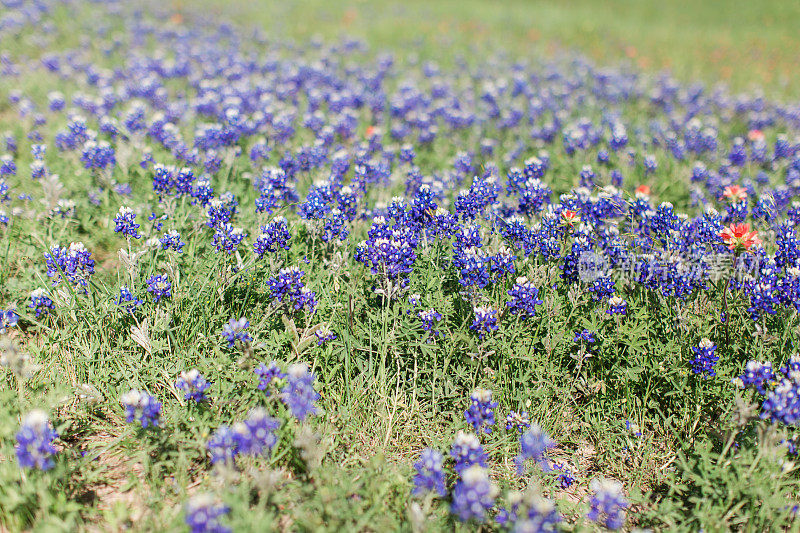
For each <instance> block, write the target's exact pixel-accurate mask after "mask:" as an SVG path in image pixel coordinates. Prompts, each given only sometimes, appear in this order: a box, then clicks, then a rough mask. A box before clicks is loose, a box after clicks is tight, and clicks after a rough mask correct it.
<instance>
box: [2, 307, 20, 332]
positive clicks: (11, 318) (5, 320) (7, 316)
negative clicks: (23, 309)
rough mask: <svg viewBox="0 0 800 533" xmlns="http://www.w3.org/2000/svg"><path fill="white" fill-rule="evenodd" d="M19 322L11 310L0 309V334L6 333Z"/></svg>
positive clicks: (17, 316)
mask: <svg viewBox="0 0 800 533" xmlns="http://www.w3.org/2000/svg"><path fill="white" fill-rule="evenodd" d="M18 321H19V315H17V312H16V311H14V310H13V309H8V310H5V311H4V310H2V309H0V334H3V333H6V332H7V331H8V328H11V327H14V326H16V325H17V322H18Z"/></svg>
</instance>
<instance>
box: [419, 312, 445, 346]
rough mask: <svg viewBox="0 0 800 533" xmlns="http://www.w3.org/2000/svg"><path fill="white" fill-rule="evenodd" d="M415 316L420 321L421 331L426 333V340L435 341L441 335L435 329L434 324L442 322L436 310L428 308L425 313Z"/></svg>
mask: <svg viewBox="0 0 800 533" xmlns="http://www.w3.org/2000/svg"><path fill="white" fill-rule="evenodd" d="M417 316H418V317H419V319H420V320H421V321H422V329H423V330H425V331H427V332H428V340H429V341H430V340H432V339H435V338H437V337H439V335H441V333H440V332H439V331H438V330H437V329H436V324H437V322H439V321H440V320H442V315H441V313H439V312H438V311H436V309H434V308H432V307H431V308H430V309H426V310H425V311H419V312H418V313H417Z"/></svg>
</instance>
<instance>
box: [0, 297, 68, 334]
mask: <svg viewBox="0 0 800 533" xmlns="http://www.w3.org/2000/svg"><path fill="white" fill-rule="evenodd" d="M28 308H30V309H33V310H34V312H35V313H36V318H41V317H43V316H47V315H49V314H50V313H51V312H52V311H54V310H55V303H54V302H53V300H52V298H50V295H49V294H48V292H47V291H46V290H44V289H42V288H38V289H35V290H34V291H33V292H31V298H30V302H28ZM0 330H2V327H0Z"/></svg>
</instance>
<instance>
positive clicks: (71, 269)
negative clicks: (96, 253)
mask: <svg viewBox="0 0 800 533" xmlns="http://www.w3.org/2000/svg"><path fill="white" fill-rule="evenodd" d="M44 258H45V261H46V263H47V277H49V278H51V279H52V280H53V285H58V284H59V283H60V282H61V280H62V279H64V277H66V279H67V280H68V281H69V283H70V284H72V285H73V286H75V287H76V288H78V289H81V290H83V291H86V289H87V287H88V285H89V279H90V278H91V277H92V275H93V274H94V259H92V253H91V252H90V251H89V250H87V249H86V247H85V246H84V245H83V243H81V242H73V243H72V244H70V245H69V247H67V248H64V247H61V246H53V247H52V248H50V251H49V252H45V254H44Z"/></svg>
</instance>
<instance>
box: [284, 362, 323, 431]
mask: <svg viewBox="0 0 800 533" xmlns="http://www.w3.org/2000/svg"><path fill="white" fill-rule="evenodd" d="M317 399H319V393H317V391H316V390H314V374H312V373H311V372H309V370H308V365H307V364H305V363H296V364H294V365H292V366H290V367H289V368H288V370H287V371H286V386H284V387H283V389H281V401H283V403H285V404H286V406H287V407H288V408H289V410H290V411H291V412H292V415H293V416H294V417H295V418H297V419H298V420H300V421H301V422H302V421H304V420H305V419H306V417H307V416H308V415H315V414H317V409H316V407H315V406H314V402H316V401H317Z"/></svg>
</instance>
